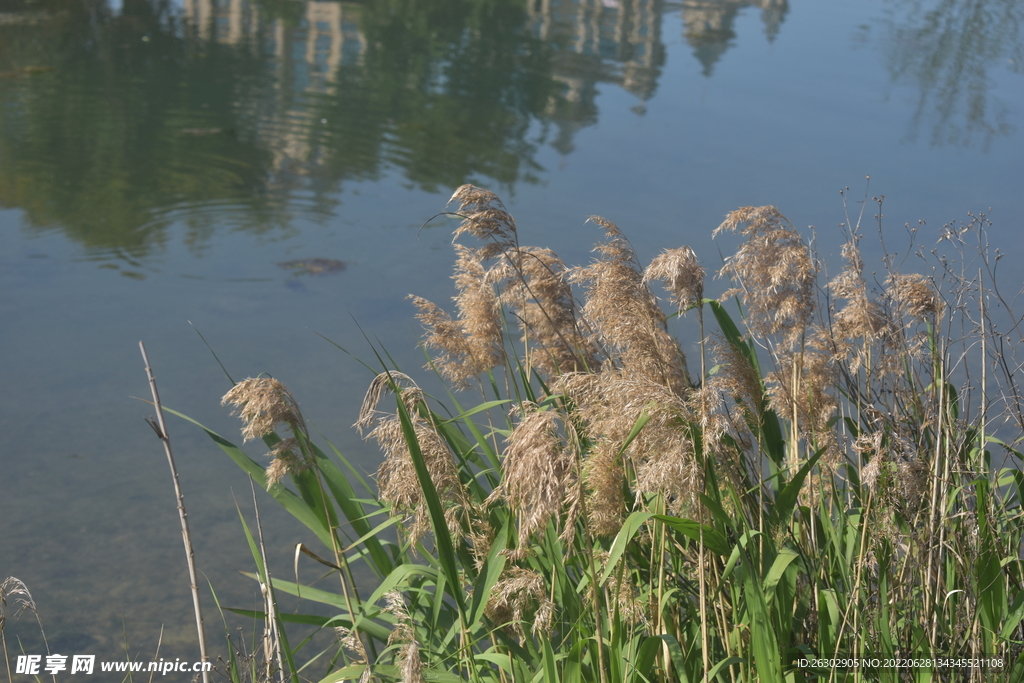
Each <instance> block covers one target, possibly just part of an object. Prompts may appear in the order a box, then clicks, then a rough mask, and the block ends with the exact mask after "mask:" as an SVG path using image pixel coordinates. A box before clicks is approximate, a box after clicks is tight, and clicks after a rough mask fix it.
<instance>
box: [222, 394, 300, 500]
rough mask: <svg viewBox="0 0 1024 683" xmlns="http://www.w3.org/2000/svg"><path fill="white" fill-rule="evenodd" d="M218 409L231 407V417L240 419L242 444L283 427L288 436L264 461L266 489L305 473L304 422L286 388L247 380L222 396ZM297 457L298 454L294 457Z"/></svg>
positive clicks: (268, 434)
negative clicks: (235, 416) (265, 465)
mask: <svg viewBox="0 0 1024 683" xmlns="http://www.w3.org/2000/svg"><path fill="white" fill-rule="evenodd" d="M221 405H232V406H234V408H233V409H232V411H231V414H232V415H237V416H239V417H240V418H241V419H242V422H243V423H244V426H243V427H242V436H243V437H244V439H245V441H252V440H253V439H262V438H263V437H266V436H270V435H271V434H273V433H274V431H275V430H276V429H277V426H278V425H281V424H283V425H286V426H287V427H288V429H289V430H290V431H291V433H292V436H291V437H288V438H285V439H282V440H281V441H279V442H278V443H277V444H276V445H275V446H274V447H273V448H272V449H271V451H270V452H269V453H267V457H269V458H270V459H271V462H270V465H268V466H267V472H266V474H267V488H268V489H269V488H270V487H271V486H274V485H276V484H279V483H281V481H282V480H283V479H284V478H285V476H287V475H289V474H297V473H299V472H301V471H303V470H305V469H308V468H309V467H310V464H311V462H310V461H311V457H310V456H309V454H307V453H306V452H305V450H304V449H303V442H305V441H308V439H309V435H308V433H307V431H306V422H305V420H304V419H303V418H302V412H301V411H300V410H299V404H298V402H297V401H296V400H295V397H294V396H292V394H291V392H290V391H288V388H287V387H285V385H284V384H282V383H281V382H280V381H278V380H276V379H274V378H272V377H250V378H248V379H245V380H242V381H241V382H239V383H238V384H236V385H235V386H234V387H232V388H231V391H229V392H228V393H226V394H224V398H223V399H221ZM296 453H298V454H296Z"/></svg>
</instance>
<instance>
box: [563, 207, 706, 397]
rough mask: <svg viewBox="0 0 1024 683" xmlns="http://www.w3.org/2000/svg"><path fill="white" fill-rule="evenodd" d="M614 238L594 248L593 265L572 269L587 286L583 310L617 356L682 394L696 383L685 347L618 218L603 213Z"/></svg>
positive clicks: (574, 279)
mask: <svg viewBox="0 0 1024 683" xmlns="http://www.w3.org/2000/svg"><path fill="white" fill-rule="evenodd" d="M591 220H593V221H594V222H596V223H597V224H598V225H600V226H601V227H602V228H603V229H604V230H605V232H606V234H607V235H608V237H609V239H608V240H607V241H605V242H601V243H599V244H598V245H597V246H596V247H595V249H594V251H596V252H598V253H599V254H600V257H599V258H598V259H597V260H595V261H594V262H593V263H591V264H590V265H589V266H585V267H582V268H575V269H573V270H572V271H571V273H570V277H569V280H570V282H573V283H577V284H580V285H581V286H582V287H583V288H584V290H585V296H586V299H585V303H584V305H583V315H584V317H585V319H586V320H587V321H588V322H589V324H590V326H591V327H592V328H593V329H594V330H596V332H597V335H598V336H599V337H600V339H601V341H603V342H604V344H605V345H606V346H607V347H609V348H610V349H611V350H613V351H615V352H617V353H618V362H619V364H620V365H621V367H623V368H624V369H626V370H628V371H629V372H630V373H636V374H640V375H642V376H644V377H646V378H648V379H650V380H652V381H656V382H659V383H662V384H665V385H667V386H670V387H672V389H673V390H674V391H675V392H676V393H678V394H680V395H683V394H685V393H686V392H687V391H688V390H689V388H690V387H691V385H692V384H691V382H690V378H689V375H688V374H687V372H686V358H685V356H684V355H683V352H682V349H680V348H679V345H678V344H677V343H676V342H675V341H674V340H673V339H672V338H671V337H670V336H669V334H668V331H667V329H666V325H665V314H664V313H663V312H662V311H661V309H660V308H659V307H658V304H657V301H656V300H655V298H654V295H653V294H652V293H651V290H650V289H649V288H648V287H647V285H646V283H645V282H644V279H643V275H642V274H641V271H640V265H639V262H638V261H637V259H636V255H635V254H634V253H633V249H632V247H630V246H629V243H628V242H627V241H626V239H625V238H624V237H622V234H621V232H620V231H619V229H618V227H617V226H615V224H614V223H610V222H608V221H606V220H604V219H602V218H598V217H592V218H591Z"/></svg>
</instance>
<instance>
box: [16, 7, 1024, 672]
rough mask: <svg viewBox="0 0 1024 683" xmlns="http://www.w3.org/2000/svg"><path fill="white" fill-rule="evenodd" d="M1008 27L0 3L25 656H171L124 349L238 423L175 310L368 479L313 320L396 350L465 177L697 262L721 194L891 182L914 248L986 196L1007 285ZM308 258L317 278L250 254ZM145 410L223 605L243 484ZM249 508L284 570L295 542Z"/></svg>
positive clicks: (333, 354)
mask: <svg viewBox="0 0 1024 683" xmlns="http://www.w3.org/2000/svg"><path fill="white" fill-rule="evenodd" d="M1022 19H1024V16H1022V10H1021V6H1020V4H1019V3H1017V2H1012V1H1010V0H1004V1H997V0H988V1H986V0H974V1H971V2H968V1H967V0H949V1H941V0H933V1H929V2H923V1H922V2H910V1H908V2H899V1H897V0H890V1H885V0H878V1H871V2H857V3H850V2H838V1H831V2H785V1H784V0H761V1H760V2H754V1H743V0H732V1H728V0H686V1H685V2H680V3H671V2H657V1H654V0H601V1H600V2H598V1H594V0H590V1H587V2H580V1H578V0H576V1H571V0H563V1H558V0H537V1H536V2H535V1H534V0H529V1H528V2H518V1H513V0H476V1H474V2H469V1H466V2H459V1H458V0H449V1H440V0H438V1H435V2H426V3H414V2H411V1H406V2H403V1H401V0H395V1H390V2H386V1H384V0H365V1H364V2H359V3H347V2H342V3H338V2H299V1H298V0H262V1H260V2H248V1H247V0H226V1H223V2H211V1H209V0H189V1H188V2H186V3H184V4H174V3H169V2H159V1H157V0H150V1H143V0H124V2H123V3H121V4H115V5H111V4H103V3H96V2H82V1H80V0H36V1H34V2H28V1H27V0H25V1H21V0H17V1H14V0H5V1H4V2H0V207H2V208H0V240H2V242H0V244H2V246H0V320H2V321H3V322H2V324H0V377H2V381H3V386H4V389H5V390H4V391H3V392H2V393H0V425H2V427H3V432H2V433H3V435H4V439H3V441H2V442H0V578H2V577H5V576H8V575H14V576H17V577H19V578H20V579H22V580H24V581H25V582H26V583H27V584H28V586H29V588H30V589H31V590H32V591H33V595H34V597H35V599H36V602H37V604H38V606H39V610H40V614H41V616H42V618H43V622H44V626H46V628H47V635H48V636H49V638H50V645H51V649H53V650H54V651H58V652H64V651H67V652H69V653H71V654H74V653H89V652H94V653H96V654H100V655H104V654H106V655H113V654H116V653H117V652H119V651H123V649H124V647H125V645H124V640H125V639H127V641H128V649H129V650H130V651H131V652H133V653H135V652H138V653H142V654H144V655H147V656H148V655H149V654H151V653H152V652H153V651H154V649H155V645H156V640H157V636H158V634H159V629H160V626H161V624H163V625H165V627H166V632H165V635H164V648H165V649H164V652H165V653H166V652H171V653H173V654H174V655H176V656H177V655H180V656H183V657H186V656H192V655H193V648H192V646H191V642H192V635H191V628H192V627H191V617H190V609H191V607H190V601H189V597H188V590H187V579H186V574H185V567H184V561H183V558H182V555H181V547H180V545H181V542H180V536H179V533H178V529H177V519H176V513H175V508H174V500H173V495H172V492H171V485H170V481H169V480H168V473H167V472H166V463H165V462H164V461H163V459H162V457H163V456H162V453H161V451H160V448H159V443H158V442H157V441H156V440H155V439H154V438H153V435H152V432H151V431H150V430H149V427H148V426H147V425H146V424H145V423H144V420H143V418H144V417H145V416H146V415H148V414H149V410H147V406H146V405H145V404H144V403H141V402H140V401H138V400H135V399H133V398H132V397H133V396H146V395H147V386H146V382H145V376H144V374H143V369H142V362H141V358H140V356H139V354H138V349H137V342H138V341H139V340H140V339H144V340H145V341H146V343H147V346H148V348H149V352H150V357H151V360H152V362H153V364H154V367H155V369H156V373H157V378H158V381H159V383H160V387H161V393H162V397H163V399H164V401H165V402H166V403H167V404H168V405H169V406H172V407H174V408H177V409H180V410H183V411H184V412H187V413H189V414H191V415H192V416H194V417H196V418H197V419H199V420H201V421H204V422H206V423H208V424H209V425H210V426H211V427H213V428H214V429H216V430H218V431H220V432H222V433H224V434H226V435H229V436H231V437H232V438H234V436H235V434H236V433H237V432H236V429H237V425H236V424H235V422H234V421H233V420H232V419H230V418H229V417H228V416H227V415H226V414H225V410H224V409H223V408H221V407H220V406H219V405H218V403H219V397H220V396H221V395H222V394H223V393H224V391H226V389H227V388H228V387H229V386H230V385H229V383H228V381H227V379H226V378H225V377H224V376H223V373H222V372H221V370H220V368H219V367H218V364H217V362H216V360H215V359H214V358H213V356H212V355H211V354H210V352H209V350H208V349H207V348H206V346H205V345H204V343H203V342H202V340H201V339H200V338H199V337H198V336H197V334H196V331H195V330H197V329H198V330H199V331H200V332H202V334H203V335H204V336H205V338H206V339H207V341H209V343H210V345H211V346H212V347H213V349H214V350H215V351H216V353H217V356H218V357H219V359H220V360H221V361H222V362H223V363H224V365H225V366H226V368H227V369H228V371H229V372H230V373H231V374H232V375H233V376H234V377H236V378H241V377H245V376H250V375H256V374H258V373H260V372H269V373H271V374H273V375H274V376H275V377H278V378H280V379H282V380H284V381H285V382H286V383H287V384H288V385H289V387H290V388H291V389H292V390H293V392H294V393H295V394H296V395H297V396H298V397H299V400H300V402H301V403H302V405H303V408H304V410H305V411H307V413H308V416H309V418H310V419H311V421H312V422H313V423H315V424H316V426H317V427H318V428H319V429H320V430H321V431H322V432H323V433H324V434H325V435H326V436H328V437H329V438H331V439H332V441H334V442H335V443H336V444H337V445H338V446H339V447H340V448H341V449H342V450H343V451H344V452H346V453H347V454H349V455H350V457H352V458H353V460H354V461H356V462H357V463H359V465H360V466H362V467H363V468H364V469H365V470H367V471H372V470H373V469H374V468H375V467H376V463H377V455H376V453H375V452H374V450H373V449H372V448H370V447H369V446H367V445H364V444H362V443H361V442H360V441H359V440H358V438H357V437H356V435H354V434H353V433H352V431H351V430H350V429H349V425H350V424H351V423H352V422H353V421H354V418H355V411H356V408H357V404H358V401H359V400H360V399H361V396H362V392H363V390H364V388H365V386H366V384H367V382H368V380H369V377H370V375H369V373H368V372H367V371H365V370H364V369H363V368H362V367H361V366H359V365H358V363H356V362H355V361H354V360H352V358H350V357H349V356H347V355H346V354H344V353H342V352H340V351H338V350H337V349H336V348H334V347H333V346H331V345H330V344H328V343H327V342H325V341H324V340H323V339H322V338H321V337H320V336H318V334H317V333H319V334H322V335H324V336H326V337H328V338H330V339H332V340H334V341H335V342H337V343H338V344H340V345H341V346H343V347H345V348H346V349H349V350H351V351H352V352H353V353H354V354H356V355H357V356H360V357H366V358H368V357H370V355H371V354H370V352H369V347H368V344H367V342H366V341H365V339H364V337H363V335H364V334H366V335H367V336H369V337H370V338H371V339H375V340H378V341H379V342H380V343H382V344H385V345H386V346H387V348H388V350H389V351H391V352H392V354H393V355H395V357H396V358H397V359H398V360H399V362H400V363H401V364H402V365H403V367H406V368H415V367H417V366H418V365H420V364H421V362H422V360H421V359H422V356H421V355H419V354H418V352H417V351H416V350H415V348H414V345H415V341H416V339H417V336H418V331H417V325H416V324H415V322H414V321H412V320H411V313H412V311H411V309H410V307H409V305H408V303H407V302H406V301H405V300H404V296H405V295H406V294H408V293H409V292H415V293H417V294H420V295H423V296H426V297H428V298H431V299H432V300H435V301H439V302H440V301H444V300H446V298H447V297H448V296H450V292H449V286H450V280H449V279H448V275H449V269H450V264H451V250H450V246H449V242H450V233H449V232H448V231H449V229H450V227H451V224H450V223H449V222H446V221H445V220H444V219H435V220H433V221H430V222H429V223H428V222H427V221H428V219H430V218H431V217H432V216H434V215H435V214H436V213H438V212H440V211H442V210H443V209H444V206H445V202H446V201H447V199H448V197H449V196H450V194H451V192H452V190H453V189H454V188H455V187H457V186H458V185H461V184H462V183H465V182H473V183H476V184H480V185H484V186H487V187H489V188H491V189H493V190H495V191H496V192H498V193H500V194H501V195H502V196H503V198H504V199H505V200H506V203H507V205H508V206H509V208H510V209H511V210H512V212H513V213H514V214H515V216H516V218H517V220H518V223H519V226H520V232H521V236H522V240H523V241H524V243H532V244H540V245H544V246H550V247H553V248H554V249H556V251H558V252H559V253H560V254H561V255H562V256H563V257H564V258H565V259H566V261H568V262H570V263H580V262H583V261H585V260H586V259H587V258H589V255H588V251H589V245H590V243H591V241H592V239H593V237H594V236H595V229H594V228H593V226H588V225H586V224H585V223H584V220H585V218H586V217H587V216H588V215H591V214H601V215H604V216H606V217H608V218H609V219H612V220H614V221H616V222H618V223H619V224H620V226H621V227H622V228H623V230H624V231H625V232H626V233H627V235H628V236H629V237H630V239H631V240H632V242H633V243H634V245H635V247H636V249H637V251H638V253H639V254H640V256H641V259H642V260H649V259H650V258H651V257H652V256H653V255H654V254H656V253H657V252H658V250H660V249H661V248H666V247H674V246H678V245H680V244H684V243H685V244H690V245H691V246H693V247H694V248H695V249H696V250H697V252H698V254H699V255H700V256H701V257H702V259H703V260H704V262H705V264H706V265H707V266H708V267H709V268H714V267H715V266H716V265H717V264H718V260H719V249H722V250H723V251H725V252H727V251H728V248H729V247H728V244H725V245H718V244H715V243H714V242H712V241H711V239H710V231H711V230H712V229H713V228H714V227H715V226H717V225H718V223H719V222H720V221H721V218H722V216H724V214H725V213H727V212H728V211H730V210H732V209H734V208H736V207H737V206H741V205H748V204H754V205H757V204H766V203H772V204H776V205H777V206H779V207H780V209H781V210H782V211H783V212H784V213H786V214H787V215H788V216H789V218H790V219H791V220H792V221H793V223H794V224H796V225H797V226H799V227H804V226H808V225H812V224H813V225H816V226H817V227H818V246H819V248H820V249H821V251H822V254H823V255H824V256H826V257H827V256H829V255H830V254H831V255H834V254H835V253H836V251H837V245H838V231H837V230H836V228H835V226H836V225H837V224H838V223H840V222H842V221H844V220H845V217H844V214H843V208H842V203H841V199H840V196H839V193H838V191H839V190H840V189H841V188H843V187H845V186H850V187H851V188H852V189H851V192H850V196H851V197H852V199H851V206H852V208H853V210H857V209H858V208H859V207H858V205H857V203H856V201H857V200H858V199H860V198H863V197H864V196H865V194H866V195H867V196H868V197H870V196H874V195H882V194H884V195H886V199H885V202H884V205H883V206H884V213H885V217H884V219H883V226H884V231H885V233H886V239H887V242H888V245H889V247H890V249H894V250H898V251H899V250H902V251H905V250H906V246H905V245H906V239H905V233H904V230H903V226H904V224H907V223H909V224H910V225H917V224H918V221H919V220H924V221H925V225H924V227H922V228H920V230H919V232H918V236H919V239H920V240H921V242H922V243H924V244H925V245H930V244H932V243H933V242H934V241H935V239H936V237H937V234H938V229H939V228H940V227H941V226H942V225H943V224H945V223H948V222H956V221H960V220H966V219H967V217H968V212H975V213H977V212H989V209H990V208H991V211H990V212H989V216H990V218H991V219H992V221H993V227H992V231H991V236H992V241H993V243H994V244H996V245H998V246H1000V247H1002V248H1003V250H1004V251H1005V252H1006V253H1007V254H1008V258H1005V259H1004V261H1003V264H1002V266H1001V270H1002V275H1003V276H1004V278H1005V279H1006V281H1007V282H1009V283H1010V285H1012V287H1011V288H1012V289H1016V288H1017V287H1019V285H1020V283H1021V282H1022V281H1024V268H1022V264H1024V243H1022V240H1021V238H1020V235H1021V234H1024V233H1022V227H1024V226H1021V216H1024V193H1022V192H1021V188H1022V186H1024V164H1022V161H1021V160H1022V159H1024V154H1022V152H1024V148H1022V144H1021V140H1022V138H1021V131H1020V129H1021V127H1022V124H1024V87H1022V86H1024V81H1022V69H1024V47H1022V41H1021V35H1020V25H1021V20H1022ZM866 175H870V176H871V177H872V178H871V182H870V186H869V187H866V182H865V180H864V177H865V176H866ZM874 212H875V209H874V206H873V205H870V202H869V207H868V217H869V218H868V220H867V223H868V224H869V228H868V229H867V230H866V232H867V233H868V234H869V236H870V234H871V233H872V230H873V229H874V227H873V225H874V223H873V221H872V220H871V219H870V215H871V214H872V213H874ZM425 223H426V225H425V226H424V224H425ZM866 241H870V240H866ZM877 253H878V252H877V250H876V251H874V252H871V251H870V250H869V257H871V256H872V255H874V256H875V257H877ZM310 258H324V259H333V260H338V261H344V262H345V263H346V268H345V269H344V270H342V271H339V272H333V273H329V274H324V275H319V276H317V275H311V274H303V273H302V272H297V271H296V270H294V269H285V268H281V267H279V266H278V265H277V264H279V263H281V262H286V261H292V260H297V259H310ZM833 262H834V261H833ZM685 334H686V333H685V332H684V335H685ZM170 429H171V434H172V438H173V439H174V445H175V449H176V452H177V456H178V466H179V468H180V470H181V473H182V484H183V487H184V490H185V494H186V497H187V499H186V502H187V504H188V506H189V512H190V520H191V523H192V528H193V533H194V534H195V536H196V537H197V550H196V554H197V559H198V562H199V566H200V568H201V569H202V570H203V571H204V572H205V573H206V576H207V577H208V578H209V579H210V581H211V582H212V584H213V585H214V587H215V588H216V590H217V591H218V594H219V595H220V597H221V598H222V600H223V601H224V602H227V603H229V604H232V605H245V606H251V605H252V603H253V594H252V587H251V585H250V584H249V582H248V579H244V578H240V577H239V578H236V577H238V575H237V574H236V573H235V571H236V570H239V569H241V570H249V569H250V568H251V561H250V560H248V559H247V558H248V551H247V549H246V548H245V546H244V543H243V541H242V537H241V534H240V531H239V524H238V520H237V513H236V511H235V507H234V502H233V501H232V497H231V495H232V492H233V493H234V495H235V496H236V497H237V498H238V499H239V501H240V504H241V505H243V506H247V505H249V504H248V503H246V502H245V501H247V500H248V499H249V495H250V494H249V492H248V484H247V482H246V481H245V480H244V479H243V478H242V477H241V476H239V474H238V473H237V472H236V471H235V468H234V465H232V464H231V463H230V462H228V461H227V459H226V458H225V457H224V456H223V455H222V454H220V453H219V451H216V450H215V449H214V447H213V446H212V444H211V443H210V442H209V441H208V440H207V439H206V438H205V437H204V436H202V435H200V434H198V433H197V430H195V429H194V428H191V427H190V426H189V425H187V424H185V423H183V422H172V423H171V425H170ZM251 453H252V455H253V456H254V457H258V456H259V455H260V453H259V452H258V449H253V450H252V451H251ZM262 512H263V515H264V518H265V521H266V522H267V534H268V544H269V545H270V546H271V547H273V548H274V549H275V551H274V552H275V553H276V557H277V558H279V563H280V564H279V567H280V568H279V570H278V572H279V574H288V573H290V571H291V569H290V567H291V560H290V552H291V551H290V548H291V547H292V544H293V543H294V542H295V541H297V540H302V539H304V538H305V534H304V532H303V531H302V530H301V529H299V528H298V527H297V525H295V524H292V523H291V522H290V521H289V520H287V519H285V518H284V516H283V515H280V514H275V513H276V512H277V511H276V510H275V509H274V508H273V507H272V506H271V505H270V504H269V503H267V504H266V505H265V507H264V508H263V509H262ZM303 578H304V579H309V578H310V577H309V576H304V577H303ZM213 621H216V620H213ZM11 624H14V622H11V623H10V624H9V625H8V628H9V629H11V628H14V627H15V626H12V625H11ZM16 627H17V629H18V633H19V635H23V636H24V637H25V638H27V639H29V640H27V641H26V642H28V643H29V644H31V643H32V642H34V641H32V640H31V639H32V638H33V637H34V636H33V635H32V633H33V631H32V628H31V627H32V624H31V623H28V622H27V620H26V619H25V618H22V619H21V620H19V621H18V622H17V623H16ZM123 633H127V636H126V637H125V636H123V635H122V634H123Z"/></svg>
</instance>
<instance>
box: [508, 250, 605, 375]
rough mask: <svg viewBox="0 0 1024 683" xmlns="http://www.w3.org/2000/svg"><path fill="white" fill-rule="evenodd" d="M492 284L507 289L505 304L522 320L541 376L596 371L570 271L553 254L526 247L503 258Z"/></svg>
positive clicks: (593, 350)
mask: <svg viewBox="0 0 1024 683" xmlns="http://www.w3.org/2000/svg"><path fill="white" fill-rule="evenodd" d="M491 278H492V279H493V280H495V281H500V282H501V285H502V290H503V291H502V295H501V301H502V303H504V304H506V305H508V306H509V307H510V308H511V309H512V310H513V311H514V312H515V314H516V316H517V317H518V319H519V323H520V328H521V329H522V332H523V342H524V344H532V350H533V353H532V354H531V355H530V357H529V361H530V362H531V364H532V366H533V367H535V368H536V369H537V370H538V371H540V372H541V374H542V375H544V376H546V377H554V376H555V375H557V374H559V373H563V372H575V371H582V370H588V369H592V368H596V367H597V366H598V365H599V363H598V360H597V358H598V350H597V349H596V347H595V346H594V344H593V342H592V340H591V339H589V335H587V334H585V333H584V332H583V330H582V329H581V327H580V324H579V319H578V315H577V312H576V301H575V299H574V298H573V293H572V285H571V284H570V283H569V279H568V270H567V269H566V267H565V264H564V263H563V262H562V260H561V259H560V258H559V257H558V255H557V254H556V253H555V252H553V251H551V250H550V249H541V248H538V247H521V248H518V249H515V250H512V251H510V252H508V253H506V254H505V255H504V257H503V258H502V260H501V261H499V263H498V264H497V265H496V266H495V267H494V268H492V270H491Z"/></svg>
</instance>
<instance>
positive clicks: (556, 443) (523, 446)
mask: <svg viewBox="0 0 1024 683" xmlns="http://www.w3.org/2000/svg"><path fill="white" fill-rule="evenodd" d="M504 456H505V457H504V460H503V461H502V471H503V474H502V479H501V484H499V485H498V487H497V488H495V489H494V491H493V492H492V493H491V495H490V497H489V498H488V499H487V502H488V503H491V502H493V501H494V500H497V499H502V500H504V501H506V502H507V503H508V505H509V507H510V508H511V509H512V510H514V511H515V512H516V514H517V515H518V518H519V540H518V544H517V545H518V546H519V550H520V553H524V552H525V549H526V548H528V547H529V542H530V536H531V535H533V534H534V533H536V532H538V531H542V530H543V529H544V528H545V527H547V524H548V522H549V521H551V520H552V519H553V518H554V519H556V520H557V519H558V517H559V516H560V514H561V512H562V510H563V508H565V506H566V501H567V500H568V499H569V497H570V492H571V491H572V490H573V489H574V488H575V487H576V481H575V480H576V478H577V470H576V455H575V453H574V452H573V450H572V449H571V448H570V447H568V446H567V445H566V444H565V443H564V442H563V441H562V438H561V436H560V435H559V416H558V414H557V413H556V412H555V411H552V410H537V409H536V406H532V407H530V408H527V412H526V414H525V415H524V416H523V418H522V419H521V420H520V422H519V424H518V425H517V426H516V428H515V429H514V430H513V432H512V434H511V435H510V436H509V439H508V447H507V448H506V449H505V454H504ZM575 525H576V520H575V518H572V517H570V518H567V519H566V521H565V528H566V530H568V529H570V528H573V527H575Z"/></svg>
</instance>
